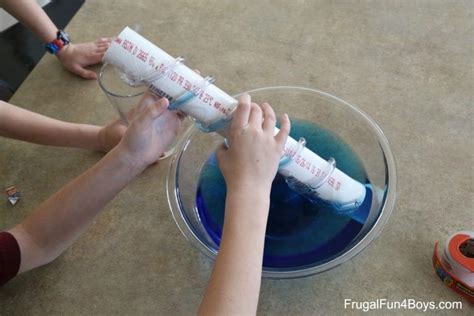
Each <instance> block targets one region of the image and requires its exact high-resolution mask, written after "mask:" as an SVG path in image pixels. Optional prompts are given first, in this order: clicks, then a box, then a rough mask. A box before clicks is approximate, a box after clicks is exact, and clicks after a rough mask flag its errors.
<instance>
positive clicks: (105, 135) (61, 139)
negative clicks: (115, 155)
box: [0, 101, 126, 152]
mask: <svg viewBox="0 0 474 316" xmlns="http://www.w3.org/2000/svg"><path fill="white" fill-rule="evenodd" d="M125 130H126V127H125V126H124V125H122V124H120V122H119V121H115V122H112V123H111V124H109V125H107V126H105V127H100V126H94V125H87V124H75V123H69V122H63V121H59V120H56V119H52V118H50V117H47V116H44V115H41V114H38V113H34V112H31V111H28V110H25V109H22V108H20V107H17V106H14V105H12V104H10V103H7V102H4V101H0V136H4V137H9V138H15V139H19V140H23V141H27V142H31V143H36V144H42V145H50V146H63V147H76V148H83V149H90V150H97V151H103V152H106V151H109V150H110V149H112V148H113V147H114V146H115V145H116V144H117V143H118V142H119V141H120V139H121V138H122V135H123V134H124V133H125Z"/></svg>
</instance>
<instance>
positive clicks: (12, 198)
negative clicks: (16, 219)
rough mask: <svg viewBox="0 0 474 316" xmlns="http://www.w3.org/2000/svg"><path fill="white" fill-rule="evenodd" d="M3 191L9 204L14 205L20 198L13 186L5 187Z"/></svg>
mask: <svg viewBox="0 0 474 316" xmlns="http://www.w3.org/2000/svg"><path fill="white" fill-rule="evenodd" d="M5 193H6V194H7V196H8V201H9V202H10V204H11V205H15V204H16V203H17V202H18V201H19V200H20V191H18V190H17V189H16V187H15V186H11V187H8V188H6V190H5Z"/></svg>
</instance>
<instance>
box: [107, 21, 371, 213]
mask: <svg viewBox="0 0 474 316" xmlns="http://www.w3.org/2000/svg"><path fill="white" fill-rule="evenodd" d="M183 61H184V59H183V58H181V57H178V58H173V57H172V56H170V55H169V54H167V53H166V52H165V51H163V50H162V49H160V48H159V47H157V46H156V45H154V44H153V43H151V42H150V41H148V40H147V39H145V38H144V37H142V36H141V35H139V34H138V33H136V32H135V31H133V30H132V29H130V28H128V27H126V28H125V29H124V30H123V31H122V32H121V33H120V34H119V35H118V36H117V37H116V38H115V39H114V41H113V42H112V45H111V46H110V48H109V49H108V50H107V52H106V53H105V56H104V59H103V62H104V63H110V64H112V65H114V67H116V68H117V69H119V70H120V71H121V72H122V73H123V76H122V79H123V80H125V81H126V82H127V83H128V84H130V85H143V84H146V85H147V86H148V89H149V90H150V91H151V92H152V93H154V94H156V95H158V96H160V97H166V98H168V100H169V101H170V106H169V108H170V109H172V110H179V111H181V112H183V113H185V114H186V115H188V116H189V117H191V118H192V119H193V120H194V121H195V124H196V125H197V126H198V127H199V128H200V129H201V130H202V131H204V132H217V133H219V134H220V135H222V136H223V137H225V136H226V130H227V128H226V127H227V126H228V123H229V122H230V120H231V119H232V114H233V111H234V110H235V108H236V105H237V100H236V99H234V98H233V97H231V96H230V95H228V94H227V93H225V92H224V91H222V90H221V89H219V88H218V87H217V86H215V85H214V84H213V83H214V79H213V78H212V77H205V78H203V77H201V76H200V75H199V74H197V73H196V72H194V71H193V70H191V69H190V68H188V67H187V66H186V65H185V64H184V63H183ZM278 131H279V129H278V128H275V134H276V133H278ZM278 171H279V173H280V174H282V175H283V176H285V177H286V178H287V181H288V182H289V183H290V182H291V183H294V182H297V183H299V184H301V185H300V186H299V187H303V188H304V191H305V192H303V193H304V194H305V195H308V194H310V195H313V196H314V197H315V198H317V199H321V200H323V201H325V202H327V203H329V204H331V205H333V206H334V207H335V208H336V209H337V210H338V211H339V212H351V211H353V210H355V209H357V207H358V206H359V205H361V203H362V202H363V201H364V198H365V195H366V187H365V186H364V185H362V184H361V183H359V182H358V181H355V180H354V179H352V178H351V177H349V176H348V175H346V174H344V173H343V172H342V171H340V170H339V169H337V168H336V165H335V161H334V160H333V159H330V160H329V161H326V160H324V159H323V158H321V157H319V156H318V155H317V154H315V153H314V152H312V151H311V150H309V149H308V148H306V147H305V140H304V139H300V140H295V139H293V138H291V137H288V140H287V142H286V144H285V155H284V156H283V157H282V160H281V162H280V167H279V170H278Z"/></svg>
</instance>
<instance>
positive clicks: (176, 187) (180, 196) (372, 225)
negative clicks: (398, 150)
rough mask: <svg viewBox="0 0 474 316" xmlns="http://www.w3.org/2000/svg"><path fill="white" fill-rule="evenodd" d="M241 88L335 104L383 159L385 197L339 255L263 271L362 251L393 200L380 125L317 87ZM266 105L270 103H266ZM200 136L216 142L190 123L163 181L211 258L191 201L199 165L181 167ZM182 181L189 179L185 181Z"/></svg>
mask: <svg viewBox="0 0 474 316" xmlns="http://www.w3.org/2000/svg"><path fill="white" fill-rule="evenodd" d="M245 93H248V94H250V95H251V96H252V97H258V96H263V97H266V96H275V98H277V97H278V96H279V95H291V96H293V95H295V96H302V97H304V98H309V99H312V98H314V100H317V101H318V102H317V103H318V104H321V105H322V106H323V107H326V108H327V109H329V111H332V108H334V110H340V111H343V112H344V113H346V115H347V117H349V118H350V119H351V120H356V121H357V122H358V124H359V125H363V127H364V131H365V130H367V133H369V134H368V136H370V137H373V139H374V144H373V145H374V147H377V148H378V149H379V151H380V154H379V155H380V157H378V159H379V160H380V161H382V163H383V170H381V172H380V173H383V181H382V182H380V181H379V182H380V183H379V184H378V185H379V187H382V188H383V189H384V190H383V194H382V195H383V196H380V200H381V203H380V205H378V206H377V210H375V211H374V212H372V211H371V214H370V215H369V221H368V223H367V225H365V226H364V229H363V231H362V232H361V233H360V234H359V235H358V237H357V238H356V239H354V240H353V241H352V242H351V243H350V244H349V245H348V246H347V247H346V248H345V249H344V250H343V251H342V252H341V253H340V254H339V255H337V256H336V257H334V258H331V259H330V260H328V261H326V262H323V263H320V264H317V265H302V266H295V267H291V268H288V267H286V268H274V267H264V271H263V276H264V277H268V278H298V277H305V276H309V275H313V274H316V273H321V272H323V271H326V270H328V269H331V268H334V267H336V266H338V265H340V264H342V263H344V262H346V261H347V260H349V259H350V258H352V257H354V256H355V255H357V254H358V253H360V252H361V251H362V250H363V249H365V248H366V247H367V246H368V245H369V244H370V243H371V242H372V240H374V239H375V238H376V237H377V236H378V235H379V234H380V232H381V231H382V229H383V227H384V225H385V224H386V222H387V221H388V218H389V217H390V214H391V212H392V210H393V208H394V205H395V197H396V169H395V161H394V158H393V155H392V152H391V150H390V146H389V144H388V141H387V139H386V137H385V136H384V134H383V132H382V131H381V129H380V128H379V127H378V125H377V124H376V123H375V122H374V121H373V120H372V119H371V118H370V117H369V116H367V115H366V114H365V113H363V112H362V111H360V110H359V109H358V108H356V107H354V106H352V105H350V104H349V103H347V102H345V101H343V100H341V99H339V98H337V97H334V96H332V95H330V94H327V93H324V92H321V91H318V90H314V89H308V88H301V87H284V86H281V87H267V88H260V89H255V90H251V91H247V92H245ZM236 98H238V96H236ZM270 104H272V103H271V102H270ZM288 114H289V115H290V118H291V117H292V112H289V113H288ZM203 135H204V136H203ZM202 137H210V138H209V141H211V142H212V141H214V142H217V141H218V139H219V137H220V136H212V134H207V135H205V134H202V132H201V131H199V130H198V129H197V128H196V127H190V128H189V129H188V130H187V132H186V133H185V134H183V135H182V137H181V139H180V142H179V144H178V147H177V148H178V150H177V152H176V153H175V155H174V156H173V158H172V159H171V161H170V169H169V173H168V178H167V183H166V186H167V194H168V202H169V205H170V209H171V212H172V215H173V217H174V220H175V222H176V223H177V225H178V228H179V229H180V230H181V232H182V234H183V235H184V236H185V237H186V238H187V240H188V241H189V242H190V243H191V244H192V245H193V246H194V247H196V248H197V249H199V250H200V251H201V252H202V253H204V254H205V255H207V256H209V257H210V258H215V256H216V254H217V250H216V249H217V248H216V244H215V241H214V240H212V238H210V236H209V234H208V233H207V232H206V230H205V229H203V227H202V223H201V218H200V215H199V212H198V211H197V208H196V205H195V199H194V197H195V196H196V190H197V182H198V179H197V177H196V175H198V174H199V172H200V170H193V171H192V172H191V173H192V176H191V178H189V176H190V175H191V173H190V174H189V175H187V173H189V171H187V168H184V167H183V166H184V165H186V164H187V161H188V159H189V157H188V156H189V155H192V154H193V150H196V149H194V147H199V146H198V145H199V144H200V143H197V144H198V145H196V146H194V147H193V141H195V142H196V139H202ZM206 139H207V138H206ZM221 141H223V140H221ZM206 142H207V141H206ZM209 153H211V151H209ZM207 158H208V155H206V157H204V156H203V157H202V161H200V162H199V163H200V165H201V166H202V165H203V164H204V162H205V159H207ZM197 167H198V166H193V168H191V169H196V168H197ZM196 172H197V173H196ZM186 177H188V178H186ZM191 179H193V180H191ZM180 181H181V183H180ZM183 181H184V182H188V183H183ZM375 193H376V194H372V195H373V196H377V195H378V194H377V192H375ZM373 213H374V214H373ZM375 213H376V214H375ZM355 215H357V214H355Z"/></svg>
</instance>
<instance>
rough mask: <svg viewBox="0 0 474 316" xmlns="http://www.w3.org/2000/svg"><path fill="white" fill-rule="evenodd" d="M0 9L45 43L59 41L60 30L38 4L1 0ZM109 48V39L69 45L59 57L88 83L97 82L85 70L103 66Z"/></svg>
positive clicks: (94, 76) (23, 0)
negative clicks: (91, 66) (89, 67)
mask: <svg viewBox="0 0 474 316" xmlns="http://www.w3.org/2000/svg"><path fill="white" fill-rule="evenodd" d="M0 6H1V7H2V8H4V9H5V10H6V11H7V12H8V13H10V14H11V15H13V16H14V17H15V18H17V19H18V21H20V22H21V23H22V24H24V25H25V26H26V27H27V28H29V29H31V31H33V33H35V34H36V35H37V36H38V37H39V38H40V39H41V40H42V41H43V42H44V43H49V42H51V41H53V40H54V39H56V32H57V31H58V28H57V27H56V25H54V23H53V21H51V19H50V18H49V17H48V15H47V14H46V12H44V10H43V8H41V7H40V6H39V5H38V3H37V2H36V1H35V0H0ZM109 45H110V39H109V38H101V39H99V40H97V41H96V42H89V43H80V44H69V45H67V46H66V47H64V48H63V49H61V50H60V51H59V52H58V53H57V54H56V56H57V57H58V59H59V61H60V62H61V63H62V64H63V66H64V68H66V69H67V70H69V71H70V72H72V73H74V74H76V75H78V76H81V77H83V78H85V79H95V78H97V75H96V73H95V72H94V71H91V70H87V69H85V68H84V67H87V66H89V65H94V64H98V63H100V62H101V61H102V57H103V55H104V52H105V51H106V50H107V48H108V47H109Z"/></svg>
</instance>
